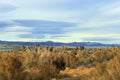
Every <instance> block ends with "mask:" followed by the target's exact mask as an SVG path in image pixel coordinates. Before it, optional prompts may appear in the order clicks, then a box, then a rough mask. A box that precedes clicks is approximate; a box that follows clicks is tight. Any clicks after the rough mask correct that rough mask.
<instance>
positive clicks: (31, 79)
mask: <svg viewBox="0 0 120 80" xmlns="http://www.w3.org/2000/svg"><path fill="white" fill-rule="evenodd" d="M119 53H120V48H119V47H112V48H108V47H106V48H101V49H99V48H96V49H84V47H77V48H67V47H66V46H63V47H62V48H53V47H40V46H39V45H37V46H35V49H34V50H31V48H29V47H23V48H20V49H18V50H13V51H7V52H3V51H2V52H0V80H119V79H120V54H119Z"/></svg>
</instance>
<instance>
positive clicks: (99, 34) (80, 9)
mask: <svg viewBox="0 0 120 80" xmlns="http://www.w3.org/2000/svg"><path fill="white" fill-rule="evenodd" d="M0 40H7V41H58V42H80V41H83V42H88V41H95V42H101V43H120V0H1V1H0Z"/></svg>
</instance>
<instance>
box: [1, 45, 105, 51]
mask: <svg viewBox="0 0 120 80" xmlns="http://www.w3.org/2000/svg"><path fill="white" fill-rule="evenodd" d="M54 47H58V48H60V47H61V46H54ZM67 47H68V48H74V46H67ZM104 47H106V46H86V47H85V48H104ZM11 50H13V48H0V51H11Z"/></svg>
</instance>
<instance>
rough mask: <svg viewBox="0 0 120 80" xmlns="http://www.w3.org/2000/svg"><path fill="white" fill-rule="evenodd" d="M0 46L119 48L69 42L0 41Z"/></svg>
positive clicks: (93, 43) (97, 43) (91, 43)
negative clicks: (37, 45)
mask: <svg viewBox="0 0 120 80" xmlns="http://www.w3.org/2000/svg"><path fill="white" fill-rule="evenodd" d="M0 44H9V45H11V44H12V45H25V46H32V45H36V44H40V45H41V46H62V45H66V46H120V44H104V43H99V42H70V43H63V42H53V41H46V42H22V41H17V42H16V41H2V40H0Z"/></svg>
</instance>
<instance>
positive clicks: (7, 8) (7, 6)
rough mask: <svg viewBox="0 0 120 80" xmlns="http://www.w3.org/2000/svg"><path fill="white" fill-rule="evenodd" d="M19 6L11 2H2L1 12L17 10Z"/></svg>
mask: <svg viewBox="0 0 120 80" xmlns="http://www.w3.org/2000/svg"><path fill="white" fill-rule="evenodd" d="M16 8H17V7H15V6H14V5H11V4H5V3H4V4H3V3H0V13H6V12H11V11H14V10H16Z"/></svg>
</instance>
